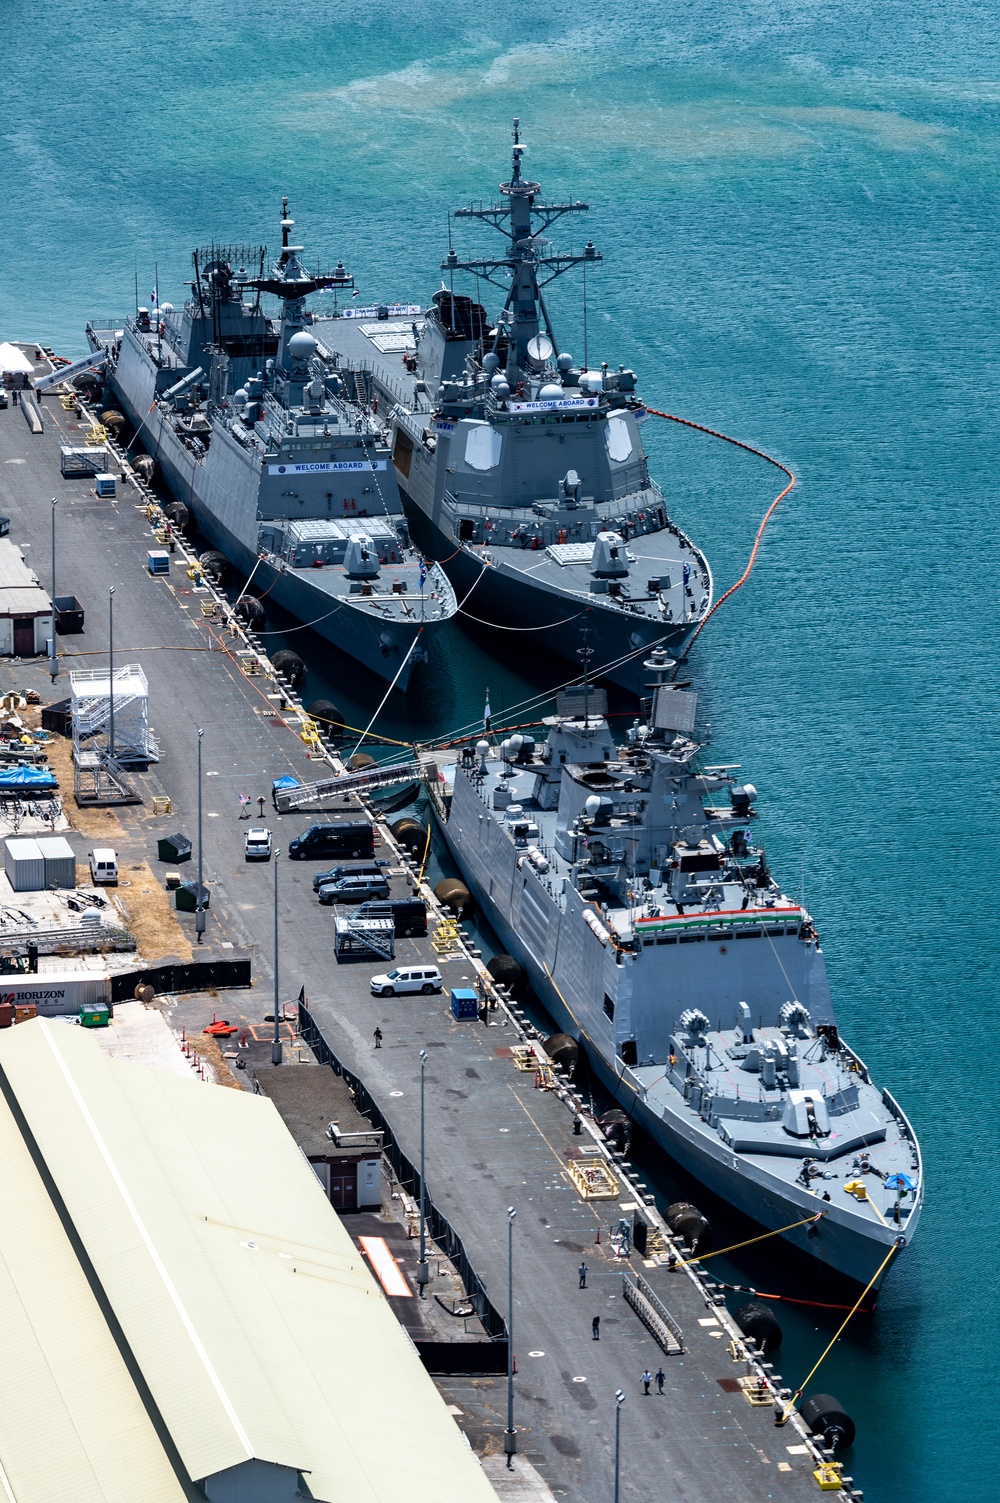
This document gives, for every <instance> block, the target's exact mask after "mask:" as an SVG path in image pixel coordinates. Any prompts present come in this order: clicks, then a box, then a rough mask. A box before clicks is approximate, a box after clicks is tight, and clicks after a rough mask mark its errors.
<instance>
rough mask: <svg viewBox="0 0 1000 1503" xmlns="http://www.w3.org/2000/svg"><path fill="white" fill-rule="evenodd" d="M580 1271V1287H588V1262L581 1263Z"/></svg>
mask: <svg viewBox="0 0 1000 1503" xmlns="http://www.w3.org/2000/svg"><path fill="white" fill-rule="evenodd" d="M579 1273H580V1288H581V1289H586V1287H587V1265H586V1263H581V1264H580V1269H579Z"/></svg>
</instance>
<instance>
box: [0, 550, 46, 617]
mask: <svg viewBox="0 0 1000 1503" xmlns="http://www.w3.org/2000/svg"><path fill="white" fill-rule="evenodd" d="M51 609H52V602H51V600H50V599H49V597H48V595H46V593H45V591H44V590H43V589H42V587H41V585H40V584H39V583H38V580H37V578H36V577H35V575H34V574H33V573H32V571H31V570H30V569H29V568H28V566H27V564H26V563H25V562H24V554H23V553H22V552H21V550H20V548H18V547H17V545H16V544H15V543H12V542H11V540H10V538H0V616H41V615H44V614H45V613H46V612H47V611H51Z"/></svg>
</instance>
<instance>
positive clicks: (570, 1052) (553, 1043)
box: [545, 1033, 580, 1080]
mask: <svg viewBox="0 0 1000 1503" xmlns="http://www.w3.org/2000/svg"><path fill="white" fill-rule="evenodd" d="M545 1052H546V1054H548V1056H549V1058H550V1059H551V1060H552V1062H553V1064H556V1065H558V1066H559V1068H560V1069H561V1070H563V1071H565V1073H566V1074H567V1075H568V1076H569V1078H570V1080H572V1079H573V1076H574V1075H575V1074H576V1067H577V1065H578V1064H579V1063H580V1045H579V1044H578V1043H577V1041H576V1039H574V1038H571V1037H570V1035H569V1034H568V1033H554V1034H553V1035H552V1037H551V1038H548V1039H546V1040H545Z"/></svg>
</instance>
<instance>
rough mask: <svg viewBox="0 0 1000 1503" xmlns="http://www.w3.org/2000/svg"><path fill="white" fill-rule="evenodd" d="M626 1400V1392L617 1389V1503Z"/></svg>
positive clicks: (616, 1498) (616, 1499)
mask: <svg viewBox="0 0 1000 1503" xmlns="http://www.w3.org/2000/svg"><path fill="white" fill-rule="evenodd" d="M624 1402H625V1394H624V1392H623V1390H622V1389H620V1388H619V1389H616V1390H615V1503H618V1485H619V1479H620V1476H621V1453H622V1442H621V1436H622V1405H623V1404H624Z"/></svg>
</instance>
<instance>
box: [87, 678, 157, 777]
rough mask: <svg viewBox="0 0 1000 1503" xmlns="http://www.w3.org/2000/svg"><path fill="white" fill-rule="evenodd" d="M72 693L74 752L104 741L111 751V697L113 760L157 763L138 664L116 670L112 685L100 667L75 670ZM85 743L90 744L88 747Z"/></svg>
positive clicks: (146, 689) (146, 695)
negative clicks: (113, 738) (113, 741)
mask: <svg viewBox="0 0 1000 1503" xmlns="http://www.w3.org/2000/svg"><path fill="white" fill-rule="evenodd" d="M70 693H71V696H72V717H73V752H74V757H78V753H79V752H81V751H82V750H84V749H86V750H95V749H96V748H95V746H94V743H95V742H98V741H99V742H104V743H106V745H107V751H108V753H109V754H110V750H111V748H110V732H111V704H112V695H113V697H114V717H115V725H114V730H115V745H114V761H115V763H120V764H122V765H127V764H128V763H130V762H144V763H148V762H158V761H159V760H160V754H159V747H158V745H157V742H156V737H155V735H154V734H153V731H152V729H151V728H150V725H149V721H148V718H147V713H148V703H149V684H148V682H147V679H146V675H145V674H144V673H143V671H142V669H141V668H140V666H139V664H138V663H127V664H126V665H125V666H124V667H122V668H119V669H117V670H116V671H115V675H114V683H113V685H112V683H111V681H110V680H109V677H108V674H107V673H106V672H103V671H102V670H100V669H96V670H95V669H78V670H76V671H74V672H73V673H71V674H70ZM87 743H91V745H90V746H87Z"/></svg>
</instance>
